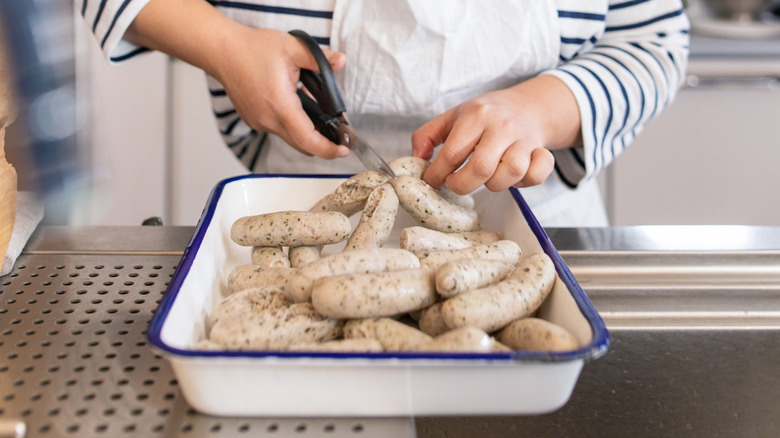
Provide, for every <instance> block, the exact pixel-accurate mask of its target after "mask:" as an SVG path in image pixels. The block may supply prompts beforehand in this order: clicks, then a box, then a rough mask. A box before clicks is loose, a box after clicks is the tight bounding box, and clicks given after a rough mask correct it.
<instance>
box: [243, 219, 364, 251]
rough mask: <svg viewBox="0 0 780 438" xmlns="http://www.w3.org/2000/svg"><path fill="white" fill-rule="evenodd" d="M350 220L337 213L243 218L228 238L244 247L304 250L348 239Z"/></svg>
mask: <svg viewBox="0 0 780 438" xmlns="http://www.w3.org/2000/svg"><path fill="white" fill-rule="evenodd" d="M351 231H352V225H351V224H350V223H349V218H348V217H347V216H345V215H344V214H342V213H339V212H336V211H326V212H311V211H280V212H275V213H266V214H260V215H256V216H245V217H242V218H239V219H238V220H236V221H235V222H234V223H233V226H232V227H231V229H230V238H231V239H233V241H234V242H236V243H237V244H239V245H243V246H307V245H327V244H331V243H338V242H341V241H342V240H345V239H346V238H347V237H349V233H350V232H351Z"/></svg>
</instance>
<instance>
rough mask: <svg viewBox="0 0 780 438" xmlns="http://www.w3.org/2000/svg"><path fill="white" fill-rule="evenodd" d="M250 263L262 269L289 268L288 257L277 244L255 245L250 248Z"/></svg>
mask: <svg viewBox="0 0 780 438" xmlns="http://www.w3.org/2000/svg"><path fill="white" fill-rule="evenodd" d="M251 260H252V264H253V265H257V266H259V267H261V268H264V269H269V268H289V267H290V259H288V258H287V254H285V253H284V250H283V249H282V248H281V247H278V246H255V247H253V248H252V256H251Z"/></svg>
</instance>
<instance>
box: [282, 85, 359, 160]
mask: <svg viewBox="0 0 780 438" xmlns="http://www.w3.org/2000/svg"><path fill="white" fill-rule="evenodd" d="M279 99H280V100H281V102H280V107H281V105H284V107H286V108H289V111H280V112H279V123H280V125H281V127H280V128H281V129H279V130H278V131H277V134H278V135H279V136H280V137H281V138H282V140H284V141H285V142H287V143H288V144H289V145H290V146H292V147H294V148H295V149H297V150H298V151H300V152H302V153H304V154H306V155H314V156H317V157H320V158H325V159H333V158H339V157H345V156H347V155H349V149H348V148H347V147H346V146H342V145H337V144H335V143H333V142H331V141H330V140H328V139H327V138H325V136H323V135H322V134H320V133H319V132H318V131H317V130H316V129H315V128H314V123H312V121H311V119H309V116H307V115H306V112H305V111H303V106H302V105H301V102H300V99H298V96H297V94H294V93H289V94H285V95H283V96H280V97H279Z"/></svg>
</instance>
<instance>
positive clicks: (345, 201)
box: [309, 170, 390, 217]
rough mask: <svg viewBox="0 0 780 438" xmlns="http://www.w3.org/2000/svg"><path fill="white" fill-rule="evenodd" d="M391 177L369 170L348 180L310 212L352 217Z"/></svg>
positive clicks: (315, 205)
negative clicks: (369, 196) (376, 189)
mask: <svg viewBox="0 0 780 438" xmlns="http://www.w3.org/2000/svg"><path fill="white" fill-rule="evenodd" d="M389 179H390V177H389V176H387V175H385V174H384V173H381V172H375V171H373V170H367V171H364V172H360V173H358V174H355V175H353V176H352V177H350V178H348V179H347V180H346V181H344V182H343V183H341V184H340V185H339V186H338V187H336V190H334V191H333V192H332V193H330V194H328V195H327V196H325V197H324V198H322V199H321V200H319V201H318V202H317V203H316V204H314V206H313V207H312V208H310V209H309V211H317V212H323V211H338V212H341V213H343V214H344V215H346V216H347V217H349V216H352V215H353V214H355V213H357V212H358V211H360V210H361V209H362V208H363V204H365V202H366V199H367V198H368V195H370V194H371V191H372V190H374V189H375V188H376V187H379V186H380V185H382V184H384V183H386V182H387V181H388V180H389Z"/></svg>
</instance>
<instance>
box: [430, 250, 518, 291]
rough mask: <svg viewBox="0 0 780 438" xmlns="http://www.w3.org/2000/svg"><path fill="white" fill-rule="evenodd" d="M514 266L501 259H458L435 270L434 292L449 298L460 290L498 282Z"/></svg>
mask: <svg viewBox="0 0 780 438" xmlns="http://www.w3.org/2000/svg"><path fill="white" fill-rule="evenodd" d="M514 268H515V264H514V263H510V262H505V261H503V260H487V259H459V260H453V261H450V262H446V263H444V264H443V265H441V266H439V268H438V269H437V270H436V292H438V293H439V295H441V296H443V297H445V298H449V297H453V296H455V295H457V294H459V293H461V292H465V291H467V290H471V289H478V288H480V287H484V286H488V285H491V284H494V283H498V282H499V281H501V280H503V279H504V278H505V277H506V276H507V275H509V273H510V272H512V270H513V269H514Z"/></svg>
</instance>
